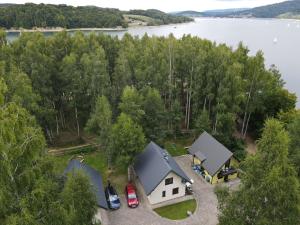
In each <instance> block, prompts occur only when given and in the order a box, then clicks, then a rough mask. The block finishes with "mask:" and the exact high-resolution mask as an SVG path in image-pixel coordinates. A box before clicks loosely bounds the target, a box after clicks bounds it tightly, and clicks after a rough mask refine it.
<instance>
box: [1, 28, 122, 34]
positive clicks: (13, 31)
mask: <svg viewBox="0 0 300 225" xmlns="http://www.w3.org/2000/svg"><path fill="white" fill-rule="evenodd" d="M64 30H65V31H127V28H122V27H117V28H97V27H93V28H71V29H65V28H61V27H57V28H34V29H8V30H6V32H7V33H22V32H43V33H47V32H60V31H64Z"/></svg>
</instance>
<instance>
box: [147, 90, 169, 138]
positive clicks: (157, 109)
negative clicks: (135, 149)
mask: <svg viewBox="0 0 300 225" xmlns="http://www.w3.org/2000/svg"><path fill="white" fill-rule="evenodd" d="M143 110H144V112H145V114H144V116H143V119H142V122H141V124H142V126H143V130H144V131H145V135H146V137H147V139H148V140H153V141H157V140H159V139H160V140H161V139H163V137H164V129H165V126H164V125H165V116H164V105H163V101H162V99H161V97H160V94H159V92H158V91H157V90H156V89H154V88H150V87H147V88H145V90H144V101H143Z"/></svg>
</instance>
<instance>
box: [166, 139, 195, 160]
mask: <svg viewBox="0 0 300 225" xmlns="http://www.w3.org/2000/svg"><path fill="white" fill-rule="evenodd" d="M192 143H193V137H189V138H186V137H185V138H177V139H167V140H165V141H164V147H165V149H167V150H168V152H169V153H170V154H171V155H172V156H180V155H185V154H187V149H185V147H189V146H191V144H192Z"/></svg>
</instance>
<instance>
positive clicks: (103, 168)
mask: <svg viewBox="0 0 300 225" xmlns="http://www.w3.org/2000/svg"><path fill="white" fill-rule="evenodd" d="M77 155H83V157H84V161H83V162H84V163H86V164H87V165H89V166H91V167H93V168H94V169H96V170H97V171H99V172H100V174H101V176H102V180H103V184H104V185H105V186H106V183H107V180H110V182H111V183H112V184H113V185H114V186H115V188H116V189H117V191H118V193H119V194H123V192H124V188H125V185H126V184H127V171H124V170H121V169H119V168H115V169H114V170H111V171H110V170H108V166H107V158H106V155H105V153H104V151H101V150H100V151H94V152H90V153H86V154H74V155H72V154H68V155H62V156H51V157H52V158H53V161H54V166H55V171H56V172H57V173H58V174H61V173H63V171H64V169H65V168H66V166H67V165H68V162H69V160H70V159H72V158H73V157H75V156H77Z"/></svg>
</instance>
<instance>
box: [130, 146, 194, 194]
mask: <svg viewBox="0 0 300 225" xmlns="http://www.w3.org/2000/svg"><path fill="white" fill-rule="evenodd" d="M134 170H135V172H136V174H137V176H138V177H139V180H140V182H141V184H142V185H143V187H144V189H145V192H146V194H147V195H149V194H150V193H151V192H152V191H153V190H154V189H155V188H156V187H157V186H158V185H159V184H160V183H161V181H162V180H163V179H164V178H165V177H166V176H167V175H168V174H169V173H170V172H174V173H175V174H177V175H178V176H180V177H181V178H182V179H184V180H185V181H190V179H189V178H188V176H187V175H186V174H185V173H184V172H183V171H182V169H181V168H180V167H179V165H178V164H177V163H176V161H175V160H174V159H173V157H172V156H170V155H169V153H168V152H167V151H166V150H164V149H162V148H161V147H159V146H158V145H157V144H155V143H154V142H150V143H149V144H148V145H147V146H146V148H145V150H144V151H143V152H142V153H141V154H140V155H139V156H138V157H137V159H136V163H135V164H134Z"/></svg>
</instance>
